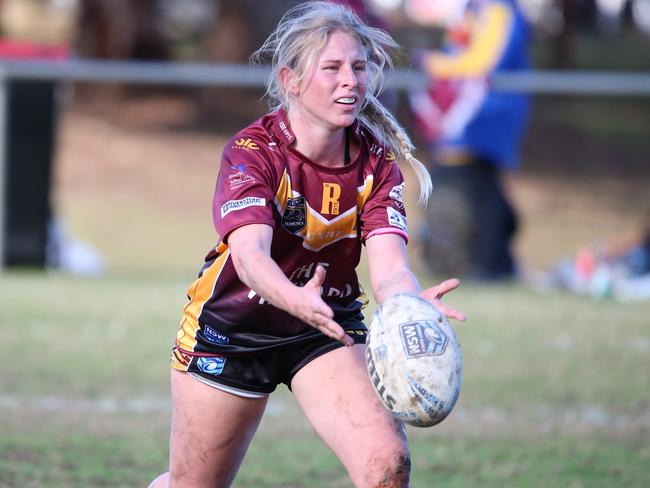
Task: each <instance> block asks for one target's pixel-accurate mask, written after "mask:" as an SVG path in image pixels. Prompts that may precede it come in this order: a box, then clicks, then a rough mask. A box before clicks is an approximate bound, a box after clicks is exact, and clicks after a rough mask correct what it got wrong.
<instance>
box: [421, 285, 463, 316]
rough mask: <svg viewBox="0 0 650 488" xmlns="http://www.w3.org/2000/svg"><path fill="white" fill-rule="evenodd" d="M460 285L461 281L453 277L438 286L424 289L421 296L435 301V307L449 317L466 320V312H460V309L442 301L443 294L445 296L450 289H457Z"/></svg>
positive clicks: (432, 301)
mask: <svg viewBox="0 0 650 488" xmlns="http://www.w3.org/2000/svg"><path fill="white" fill-rule="evenodd" d="M459 286H460V281H459V280H457V279H456V278H452V279H450V280H445V281H443V282H442V283H440V284H439V285H437V286H432V287H431V288H427V289H426V290H422V291H421V292H420V296H421V297H422V298H424V299H426V300H429V301H430V302H431V303H433V304H434V305H435V307H436V308H437V309H438V310H440V311H441V312H442V313H443V314H445V315H446V316H447V317H449V318H451V319H456V320H461V321H464V320H465V314H464V313H462V312H459V311H458V310H456V309H454V308H452V307H449V306H448V305H445V304H444V303H442V302H441V301H440V299H441V298H442V297H443V296H445V295H446V294H447V293H449V292H450V291H452V290H455V289H456V288H458V287H459Z"/></svg>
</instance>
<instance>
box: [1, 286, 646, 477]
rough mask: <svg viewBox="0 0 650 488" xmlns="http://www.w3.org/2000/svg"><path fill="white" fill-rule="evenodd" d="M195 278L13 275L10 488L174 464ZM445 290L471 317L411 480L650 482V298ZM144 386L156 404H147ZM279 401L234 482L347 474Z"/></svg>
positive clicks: (7, 392) (4, 305)
mask: <svg viewBox="0 0 650 488" xmlns="http://www.w3.org/2000/svg"><path fill="white" fill-rule="evenodd" d="M190 279H191V277H190ZM185 285H186V284H185V283H180V282H178V281H176V280H171V281H166V280H153V279H149V278H143V279H140V280H137V279H133V278H129V279H124V278H121V277H119V276H114V275H113V276H107V277H105V278H103V279H90V280H88V279H79V278H71V277H67V276H64V275H60V274H56V273H54V274H39V273H4V274H3V275H2V278H1V279H0V309H1V310H2V311H3V312H2V319H1V326H2V334H3V341H1V342H0V354H1V355H2V356H3V357H5V358H10V359H11V360H7V361H5V364H4V365H3V374H2V375H1V376H0V394H1V395H2V398H3V399H4V402H5V406H4V407H0V410H1V411H2V415H1V416H0V486H7V487H32V486H33V487H41V486H43V487H59V486H61V487H76V486H78V487H84V486H91V485H92V486H115V487H118V486H146V481H147V480H149V479H152V478H153V477H154V476H155V474H156V473H157V472H159V471H162V470H163V469H164V468H165V465H166V456H167V435H168V420H169V418H168V417H169V411H168V409H167V407H166V405H167V403H166V402H168V391H167V382H168V370H167V367H168V366H167V363H168V350H169V346H170V344H171V342H172V340H173V336H174V333H175V330H176V325H177V321H178V318H179V314H180V310H181V308H182V305H183V303H184V290H185ZM26 291H28V293H26ZM35 297H37V298H38V299H35ZM449 301H450V302H451V303H453V304H454V305H455V306H457V307H459V308H461V309H463V310H464V311H465V312H466V313H467V314H468V316H469V321H468V322H467V323H465V324H457V325H456V327H455V328H456V330H457V333H458V336H459V340H460V342H461V344H462V347H463V354H464V382H463V390H462V393H461V397H460V401H459V403H458V405H457V407H456V410H455V411H454V412H453V413H452V415H451V416H450V418H449V419H447V420H446V421H445V422H443V424H441V425H440V426H439V427H436V428H432V429H425V430H421V429H411V431H410V433H411V438H412V453H413V486H415V487H429V486H433V485H434V484H437V485H440V486H458V487H461V486H504V485H505V486H603V487H605V486H612V485H614V484H616V485H617V486H643V485H645V484H646V483H647V482H649V481H650V471H649V470H648V468H647V464H648V463H647V461H648V457H650V442H649V441H648V435H647V434H648V427H649V426H648V425H647V415H648V404H649V401H650V379H649V376H648V374H647V372H648V371H650V353H649V351H648V344H649V343H650V330H648V328H647V325H648V322H647V317H649V316H650V304H648V303H641V304H626V305H622V304H618V303H615V302H611V301H594V300H591V299H585V298H580V297H573V296H565V295H561V294H551V295H538V294H535V293H532V292H530V291H528V290H526V289H524V288H521V287H516V286H513V287H508V286H504V287H495V288H482V287H476V286H465V287H463V288H462V289H461V290H460V291H458V292H457V293H456V294H455V295H454V296H451V297H449ZM7 398H10V399H13V401H14V404H12V405H6V404H7V400H6V399H7ZM52 398H53V399H55V400H56V401H57V402H59V403H58V404H57V405H58V406H56V405H55V406H54V407H52V406H51V404H49V403H47V402H46V400H47V399H52ZM138 399H141V400H143V401H147V400H150V401H151V402H153V404H155V407H152V408H149V407H146V405H148V404H145V407H144V408H145V411H144V412H138V411H137V408H136V407H133V405H134V402H135V401H137V400H138ZM110 401H113V402H116V403H115V404H114V406H113V407H111V406H110V405H111V404H110V403H109V406H108V407H107V406H106V402H110ZM0 404H2V402H0ZM48 405H49V406H48ZM115 405H116V406H115ZM272 405H275V408H272V409H270V410H269V413H268V417H267V418H266V419H265V420H264V421H263V424H262V426H261V428H260V431H259V432H258V435H257V436H256V438H255V439H254V442H253V445H252V447H251V449H250V452H249V455H248V457H247V458H246V460H245V462H244V464H243V466H242V469H241V472H240V475H239V477H238V478H237V484H236V486H237V487H241V488H243V487H276V486H277V487H279V486H282V487H291V486H295V487H299V486H305V487H339V486H340V487H346V486H350V485H349V481H348V480H347V477H346V476H345V473H344V471H343V470H342V468H341V466H340V464H339V462H338V461H337V460H336V459H335V458H334V456H333V455H332V454H331V453H330V452H329V451H328V450H327V448H325V447H324V446H323V445H322V444H321V443H320V442H319V441H318V439H317V438H316V437H315V435H314V434H313V433H312V432H311V429H310V428H309V426H308V425H307V423H306V421H304V420H302V415H301V414H300V413H299V410H298V407H297V406H296V405H295V403H294V402H293V400H292V398H291V396H290V394H289V393H288V392H286V390H282V391H279V392H278V393H277V394H276V395H274V399H273V400H272ZM147 408H149V410H146V409H147ZM278 412H279V413H278ZM644 419H645V420H644Z"/></svg>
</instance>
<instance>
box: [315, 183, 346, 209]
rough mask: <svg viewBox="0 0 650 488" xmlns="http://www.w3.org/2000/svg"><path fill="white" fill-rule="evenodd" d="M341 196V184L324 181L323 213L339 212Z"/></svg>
mask: <svg viewBox="0 0 650 488" xmlns="http://www.w3.org/2000/svg"><path fill="white" fill-rule="evenodd" d="M340 197H341V185H338V184H336V183H323V206H322V207H321V209H320V213H321V214H332V215H338V214H339V198H340Z"/></svg>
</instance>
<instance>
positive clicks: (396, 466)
mask: <svg viewBox="0 0 650 488" xmlns="http://www.w3.org/2000/svg"><path fill="white" fill-rule="evenodd" d="M410 475H411V455H410V452H409V449H408V445H407V444H405V443H404V444H398V445H395V446H394V447H392V448H390V449H388V450H382V451H381V452H377V453H375V454H373V455H371V457H370V459H369V462H368V463H367V464H366V469H365V473H364V478H363V485H362V486H363V487H364V488H405V487H407V486H408V484H409V477H410Z"/></svg>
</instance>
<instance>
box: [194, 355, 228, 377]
mask: <svg viewBox="0 0 650 488" xmlns="http://www.w3.org/2000/svg"><path fill="white" fill-rule="evenodd" d="M225 365H226V358H209V357H200V358H199V359H198V361H197V362H196V366H197V367H198V368H199V369H200V370H201V371H203V372H204V373H207V374H213V375H215V376H216V375H220V374H221V373H223V368H224V366H225Z"/></svg>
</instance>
